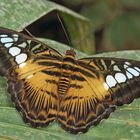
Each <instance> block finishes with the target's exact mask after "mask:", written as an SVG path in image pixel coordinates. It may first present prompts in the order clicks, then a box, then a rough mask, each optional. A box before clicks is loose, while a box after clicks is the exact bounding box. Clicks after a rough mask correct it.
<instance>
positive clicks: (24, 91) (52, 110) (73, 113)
mask: <svg viewBox="0 0 140 140" xmlns="http://www.w3.org/2000/svg"><path fill="white" fill-rule="evenodd" d="M75 56H76V53H75V52H74V50H72V49H71V50H67V51H66V54H65V55H61V54H60V53H59V52H57V51H56V50H54V49H53V48H51V47H49V46H47V45H46V44H43V43H42V42H39V41H37V40H35V39H33V38H32V37H29V36H26V35H24V34H21V33H18V32H16V31H12V30H9V29H5V28H0V58H1V59H0V75H1V76H4V77H6V78H7V81H8V92H9V93H10V95H11V98H12V101H13V103H14V104H15V107H16V108H17V110H18V111H19V112H20V113H21V114H22V117H23V120H24V121H25V122H28V123H30V124H31V125H32V126H34V127H38V126H44V125H48V124H49V123H51V122H53V121H56V122H59V123H60V124H61V127H62V128H64V129H65V130H66V131H69V132H71V133H74V134H76V133H78V132H86V131H87V130H88V129H89V127H91V126H95V125H97V124H98V123H99V122H100V121H101V120H102V119H104V118H108V117H109V115H110V113H111V112H113V111H114V110H115V109H116V106H121V105H123V104H128V103H131V102H132V101H133V100H134V99H135V98H138V97H140V62H139V61H134V60H127V59H119V58H118V59H117V58H105V57H98V58H94V57H91V58H82V59H76V57H75Z"/></svg>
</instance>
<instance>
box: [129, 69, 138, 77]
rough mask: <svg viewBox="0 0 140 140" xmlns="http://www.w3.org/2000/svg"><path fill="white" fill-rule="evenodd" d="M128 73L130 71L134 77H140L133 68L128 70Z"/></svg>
mask: <svg viewBox="0 0 140 140" xmlns="http://www.w3.org/2000/svg"><path fill="white" fill-rule="evenodd" d="M127 71H129V72H130V73H131V74H133V75H134V76H139V75H140V73H139V72H138V71H136V70H135V69H133V68H127Z"/></svg>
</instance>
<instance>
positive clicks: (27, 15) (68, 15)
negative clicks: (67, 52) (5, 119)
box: [0, 0, 94, 54]
mask: <svg viewBox="0 0 140 140" xmlns="http://www.w3.org/2000/svg"><path fill="white" fill-rule="evenodd" d="M0 7H1V9H0V19H1V22H0V26H2V27H7V28H10V29H14V30H16V31H21V30H23V29H24V28H25V27H26V26H28V25H29V24H31V23H33V22H34V21H36V20H38V19H40V18H41V17H43V16H45V15H47V14H49V13H51V12H53V11H58V12H59V13H60V15H61V16H62V17H63V20H64V22H65V24H66V27H67V29H68V31H69V35H70V38H71V39H72V40H71V41H72V45H73V47H74V48H77V49H79V50H81V51H84V52H85V53H88V54H93V53H94V42H93V37H92V30H91V27H90V22H89V21H88V19H86V18H85V17H83V16H80V15H78V14H77V13H75V12H73V11H71V10H69V9H67V8H65V7H63V6H60V5H58V4H56V3H52V2H49V1H45V0H40V1H34V0H24V1H23V0H15V1H10V2H9V0H1V3H0ZM87 36H88V37H87ZM85 46H86V47H85Z"/></svg>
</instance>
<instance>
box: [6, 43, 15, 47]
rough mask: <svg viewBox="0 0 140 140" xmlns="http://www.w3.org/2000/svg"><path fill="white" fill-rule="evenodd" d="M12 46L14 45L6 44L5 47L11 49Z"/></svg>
mask: <svg viewBox="0 0 140 140" xmlns="http://www.w3.org/2000/svg"><path fill="white" fill-rule="evenodd" d="M12 45H13V43H6V44H4V46H5V47H6V48H9V47H11V46H12Z"/></svg>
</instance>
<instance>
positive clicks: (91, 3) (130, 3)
mask: <svg viewBox="0 0 140 140" xmlns="http://www.w3.org/2000/svg"><path fill="white" fill-rule="evenodd" d="M50 1H53V2H56V3H59V4H61V5H63V6H65V7H68V8H70V9H72V10H74V11H76V12H78V13H80V14H82V15H84V16H86V17H88V18H89V19H90V20H91V26H92V31H93V34H94V35H95V48H96V51H97V52H106V51H117V50H134V49H140V0H70V1H68V0H50ZM85 37H88V36H85Z"/></svg>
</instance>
